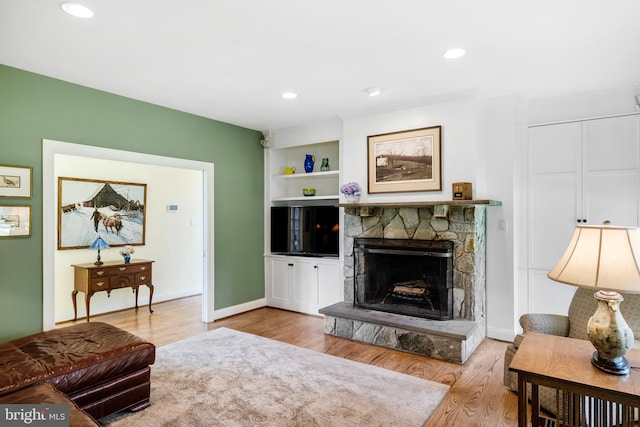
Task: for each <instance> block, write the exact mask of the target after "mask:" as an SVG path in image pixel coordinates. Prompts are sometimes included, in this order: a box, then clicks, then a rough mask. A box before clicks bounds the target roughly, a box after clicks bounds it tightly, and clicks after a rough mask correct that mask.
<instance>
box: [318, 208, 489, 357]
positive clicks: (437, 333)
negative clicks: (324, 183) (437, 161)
mask: <svg viewBox="0 0 640 427" xmlns="http://www.w3.org/2000/svg"><path fill="white" fill-rule="evenodd" d="M381 205H382V204H381ZM343 206H344V207H345V210H344V211H345V216H344V239H345V240H344V247H345V249H344V253H345V256H344V302H342V303H338V304H334V305H332V306H329V307H325V308H323V309H322V310H320V312H321V313H323V314H325V333H327V334H330V335H335V336H341V337H345V338H350V339H354V340H358V341H364V342H367V343H371V344H376V345H380V346H384V347H389V348H395V349H399V350H404V351H409V352H413V353H418V354H423V355H427V356H431V357H436V358H440V359H444V360H449V361H454V362H459V363H463V362H464V361H465V360H466V359H467V357H468V356H469V355H470V354H471V353H472V352H473V351H474V350H475V349H476V348H477V346H478V345H479V344H480V342H482V340H483V339H484V337H485V334H486V324H485V256H486V250H485V249H486V246H485V218H486V207H485V206H484V205H477V204H473V202H472V201H470V203H469V204H464V205H462V204H456V203H452V204H451V205H445V204H438V203H435V204H433V205H428V204H427V203H424V204H421V205H418V206H400V205H396V206H388V205H386V206H373V205H372V206H365V205H357V206H353V207H351V206H349V205H343ZM385 241H386V242H395V243H393V244H396V245H397V244H398V243H397V242H401V241H404V242H403V243H401V244H404V245H407V247H413V246H417V247H421V248H424V247H425V245H427V246H428V244H427V243H426V242H440V243H436V246H440V247H445V246H448V245H450V246H451V256H450V261H451V271H450V274H451V282H450V283H447V284H445V286H448V287H449V291H450V292H448V293H447V294H446V295H447V296H446V297H442V298H450V300H448V302H449V303H450V307H447V312H448V313H450V316H449V315H447V316H444V317H441V316H440V314H439V315H438V316H440V317H439V318H447V319H449V320H434V317H433V316H420V315H416V314H415V313H411V312H410V310H409V312H408V313H404V314H399V313H398V312H397V311H394V310H386V309H385V308H384V307H383V308H382V310H381V309H380V308H381V305H382V303H381V300H379V295H378V296H377V298H378V301H377V302H375V303H372V304H368V305H367V304H365V305H364V306H363V305H362V304H359V303H360V301H359V299H362V298H363V297H364V295H361V294H358V293H357V292H360V293H362V292H363V291H358V289H359V288H358V284H359V283H361V282H367V281H370V280H371V279H370V278H367V277H365V276H366V274H371V273H367V271H366V269H365V268H364V267H363V266H362V264H361V263H358V262H357V261H358V258H359V257H361V256H362V255H363V253H362V247H361V246H362V242H374V243H379V244H382V243H383V242H385ZM444 242H447V243H444ZM374 246H375V245H374ZM411 250H414V249H411ZM439 250H440V249H439ZM374 262H375V260H374ZM386 262H387V263H390V264H394V261H393V260H386ZM365 267H366V265H365ZM437 268H441V267H437ZM400 271H404V269H402V270H400ZM373 274H374V275H376V276H377V277H378V276H380V274H379V272H377V271H376V272H374V273H373ZM430 274H432V272H431V273H429V272H418V273H417V274H413V275H412V276H407V275H403V274H402V273H400V274H398V277H397V278H396V279H391V278H390V279H388V280H387V278H385V279H384V281H385V282H387V281H390V282H392V283H391V284H390V285H386V286H387V287H386V288H385V290H384V291H380V293H385V296H384V297H389V296H391V297H393V288H394V287H399V289H400V291H406V292H405V294H406V293H409V294H412V293H418V292H419V290H416V289H415V288H416V287H418V288H419V287H421V286H423V285H422V283H417V282H421V281H423V282H425V283H429V282H433V281H434V279H433V277H431V276H429V275H430ZM418 276H423V277H418ZM445 280H446V278H445ZM407 286H408V288H407ZM389 289H391V292H392V293H391V295H387V294H388V293H389ZM433 292H440V291H435V290H432V289H429V291H428V294H427V296H428V297H429V299H431V303H433V299H436V298H435V296H433V299H432V297H431V295H432V293H433ZM384 297H382V299H384ZM374 299H375V298H374ZM396 301H397V299H396ZM385 302H386V301H385ZM424 302H425V304H426V311H430V309H431V307H429V302H428V301H426V299H425V301H424ZM376 304H380V306H378V307H376ZM421 305H422V306H423V308H424V307H425V306H424V305H423V304H421ZM434 311H435V308H434ZM428 317H432V318H428Z"/></svg>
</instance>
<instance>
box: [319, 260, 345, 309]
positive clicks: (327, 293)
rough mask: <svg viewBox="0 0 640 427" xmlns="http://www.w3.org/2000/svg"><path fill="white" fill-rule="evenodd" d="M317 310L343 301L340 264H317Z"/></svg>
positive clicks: (325, 262)
mask: <svg viewBox="0 0 640 427" xmlns="http://www.w3.org/2000/svg"><path fill="white" fill-rule="evenodd" d="M317 273H318V309H321V308H323V307H327V306H329V305H331V304H335V303H337V302H340V301H342V300H343V299H344V295H343V291H342V289H343V281H342V277H341V276H340V262H339V261H338V260H335V261H322V262H318V271H317Z"/></svg>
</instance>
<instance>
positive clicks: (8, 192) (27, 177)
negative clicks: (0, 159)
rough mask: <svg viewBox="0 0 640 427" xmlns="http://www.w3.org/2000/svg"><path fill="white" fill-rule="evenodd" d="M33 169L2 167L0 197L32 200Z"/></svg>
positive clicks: (26, 167) (0, 170)
mask: <svg viewBox="0 0 640 427" xmlns="http://www.w3.org/2000/svg"><path fill="white" fill-rule="evenodd" d="M32 177H33V168H32V167H29V166H11V165H0V197H13V198H27V199H28V198H31V192H32V190H31V181H32Z"/></svg>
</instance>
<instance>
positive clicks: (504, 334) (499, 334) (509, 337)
mask: <svg viewBox="0 0 640 427" xmlns="http://www.w3.org/2000/svg"><path fill="white" fill-rule="evenodd" d="M515 337H516V333H515V332H513V331H510V330H508V329H499V328H491V327H489V328H487V338H493V339H496V340H500V341H507V342H512V341H513V339H514V338H515Z"/></svg>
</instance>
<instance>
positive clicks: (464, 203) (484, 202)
mask: <svg viewBox="0 0 640 427" xmlns="http://www.w3.org/2000/svg"><path fill="white" fill-rule="evenodd" d="M435 205H449V206H475V205H485V206H502V202H501V201H499V200H434V201H420V202H366V201H363V202H358V203H338V206H340V207H343V208H371V207H373V208H375V207H381V208H420V207H426V206H435Z"/></svg>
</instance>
